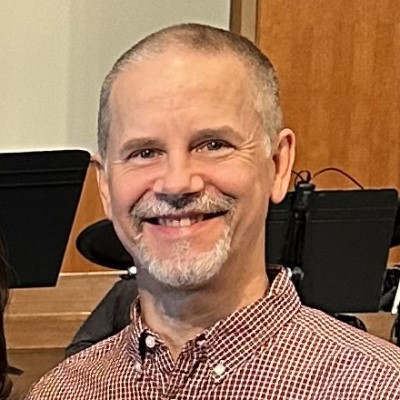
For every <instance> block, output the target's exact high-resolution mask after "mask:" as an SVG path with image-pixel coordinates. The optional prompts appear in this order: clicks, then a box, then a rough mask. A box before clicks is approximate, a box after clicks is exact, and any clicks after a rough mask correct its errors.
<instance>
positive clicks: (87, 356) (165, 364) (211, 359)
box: [27, 270, 400, 400]
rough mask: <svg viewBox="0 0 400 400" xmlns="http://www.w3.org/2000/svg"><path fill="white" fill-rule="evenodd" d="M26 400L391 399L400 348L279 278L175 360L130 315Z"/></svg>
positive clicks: (398, 379) (396, 390)
mask: <svg viewBox="0 0 400 400" xmlns="http://www.w3.org/2000/svg"><path fill="white" fill-rule="evenodd" d="M27 399H29V400H34V399H38V400H45V399H54V400H55V399H60V400H61V399H62V400H68V399H71V400H81V399H82V400H88V399H96V400H103V399H104V400H106V399H109V400H111V399H121V400H127V399H141V400H155V399H160V400H161V399H171V400H174V399H175V400H177V399H179V400H186V399H187V400H189V399H190V400H193V399H201V400H232V399H248V400H260V399H276V400H313V399H318V400H328V399H329V400H366V399H370V400H378V399H379V400H389V399H390V400H393V399H400V349H398V348H397V347H395V346H393V345H391V344H390V343H388V342H385V341H383V340H380V339H378V338H375V337H373V336H370V335H368V334H365V333H364V332H361V331H358V330H356V329H355V328H352V327H351V326H347V325H344V324H342V323H341V322H339V321H336V320H335V319H333V318H330V317H329V316H327V315H325V314H323V313H321V312H319V311H317V310H314V309H310V308H307V307H304V306H302V305H301V304H300V301H299V298H298V296H297V294H296V291H295V288H294V287H293V285H292V283H291V282H290V280H289V278H288V276H287V273H286V272H285V271H283V270H282V271H280V272H279V274H278V275H277V276H276V278H275V279H274V281H273V283H272V286H271V287H270V290H269V292H268V293H267V295H266V296H265V297H264V298H262V299H260V300H258V301H257V302H255V303H253V304H251V305H249V306H248V307H246V308H244V309H242V310H238V311H236V312H234V313H233V314H232V315H230V316H229V317H227V318H226V319H224V320H222V321H219V322H217V323H216V324H215V325H213V326H212V327H211V328H209V329H207V330H206V331H205V332H203V333H202V334H201V335H199V336H198V337H196V338H194V339H193V340H191V341H190V342H188V343H187V344H186V346H185V347H184V349H183V351H182V353H181V355H180V356H179V358H178V360H177V361H176V362H173V361H172V359H171V357H170V354H169V351H168V349H167V348H166V346H165V345H164V344H163V341H162V340H161V339H160V338H159V337H158V336H157V335H156V334H155V333H154V332H151V331H150V330H148V329H146V327H144V326H143V325H142V323H141V320H140V316H139V310H138V307H134V310H133V321H132V324H131V325H130V326H129V327H127V328H126V329H125V330H123V331H122V332H120V333H119V334H117V335H115V336H113V337H111V338H109V339H106V340H105V341H103V342H101V343H99V344H97V345H95V346H92V347H91V348H89V349H86V350H84V351H83V352H81V353H78V354H77V355H75V356H73V357H70V358H69V359H67V360H66V361H64V362H63V363H61V364H60V365H59V366H57V367H56V368H55V369H54V370H52V371H51V372H49V373H48V374H47V375H45V376H44V377H43V378H42V379H41V380H40V381H39V382H38V383H37V384H36V385H35V386H34V387H33V388H32V389H31V391H30V394H29V395H28V397H27Z"/></svg>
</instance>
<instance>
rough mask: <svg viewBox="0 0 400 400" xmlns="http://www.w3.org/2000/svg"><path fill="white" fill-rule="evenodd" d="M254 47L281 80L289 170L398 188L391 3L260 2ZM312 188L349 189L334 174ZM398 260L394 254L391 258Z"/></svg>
mask: <svg viewBox="0 0 400 400" xmlns="http://www.w3.org/2000/svg"><path fill="white" fill-rule="evenodd" d="M258 6H259V9H258V25H257V26H258V32H257V38H258V44H259V46H260V48H261V49H262V50H263V51H264V52H265V53H267V54H268V55H269V57H270V58H271V60H272V62H273V64H274V65H275V66H276V68H277V70H278V75H279V77H280V80H281V99H282V108H283V111H284V118H285V125H286V126H289V127H291V128H293V129H294V130H295V131H296V133H297V137H298V147H297V160H296V164H295V170H301V169H308V170H310V171H311V172H312V173H316V172H317V171H319V170H321V169H322V168H326V167H336V168H340V169H342V170H344V171H346V172H347V173H349V174H350V175H351V176H353V177H354V178H355V179H357V180H358V181H359V182H360V183H361V184H362V185H363V186H364V187H366V188H382V187H395V188H396V189H397V190H399V189H400V5H399V2H398V1H397V0H351V1H349V0H335V1H326V0H299V1H293V0H259V3H258ZM314 183H315V184H316V185H317V189H325V188H326V189H332V188H343V189H350V188H352V189H354V188H355V186H354V184H352V183H351V182H350V181H349V180H347V179H346V178H345V177H343V176H341V175H339V174H337V173H332V172H329V173H325V174H323V175H320V176H319V177H317V178H316V180H315V181H314ZM394 257H395V259H397V261H400V255H399V253H397V255H395V256H394Z"/></svg>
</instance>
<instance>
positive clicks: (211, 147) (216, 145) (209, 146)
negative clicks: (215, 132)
mask: <svg viewBox="0 0 400 400" xmlns="http://www.w3.org/2000/svg"><path fill="white" fill-rule="evenodd" d="M230 148H232V145H230V144H229V143H226V142H224V141H222V140H209V141H208V142H205V143H202V144H201V145H199V146H198V147H197V149H196V151H197V152H198V153H201V152H204V151H218V150H224V149H230Z"/></svg>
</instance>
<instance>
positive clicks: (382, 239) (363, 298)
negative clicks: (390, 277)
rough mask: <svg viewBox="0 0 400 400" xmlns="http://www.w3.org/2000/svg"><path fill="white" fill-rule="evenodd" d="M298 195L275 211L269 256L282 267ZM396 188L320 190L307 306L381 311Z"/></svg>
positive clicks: (309, 235) (303, 286)
mask: <svg viewBox="0 0 400 400" xmlns="http://www.w3.org/2000/svg"><path fill="white" fill-rule="evenodd" d="M293 196H294V194H293V193H289V195H288V196H287V197H286V198H285V200H284V201H283V202H282V203H281V204H279V205H274V206H272V207H271V209H270V213H269V216H268V219H267V239H266V240H267V257H268V262H270V263H278V264H279V263H280V264H281V263H282V262H283V259H284V254H283V252H284V248H285V238H286V234H287V229H288V223H289V218H290V215H291V214H290V209H291V203H292V201H293ZM397 199H398V193H397V191H396V190H392V189H385V190H356V191H315V192H314V193H313V195H312V198H311V206H310V210H309V212H308V214H307V219H306V224H305V231H304V243H303V254H302V270H303V273H304V276H303V278H302V280H301V281H300V284H299V294H300V297H301V298H302V301H303V303H304V304H306V305H309V306H312V307H316V308H319V309H322V310H323V311H326V312H329V313H346V312H375V311H378V310H379V302H380V298H381V291H382V284H383V279H384V272H385V269H386V265H387V258H388V252H389V247H390V243H391V240H392V235H393V226H394V219H395V215H396V210H397Z"/></svg>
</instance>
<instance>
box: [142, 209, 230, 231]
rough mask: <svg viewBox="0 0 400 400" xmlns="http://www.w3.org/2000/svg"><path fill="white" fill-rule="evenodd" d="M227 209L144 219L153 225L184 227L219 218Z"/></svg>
mask: <svg viewBox="0 0 400 400" xmlns="http://www.w3.org/2000/svg"><path fill="white" fill-rule="evenodd" d="M226 213H227V211H220V212H216V213H210V214H196V215H193V214H191V215H185V216H177V215H168V216H162V217H153V218H144V219H143V220H142V221H143V222H147V223H149V224H152V225H160V226H168V227H172V228H182V227H188V226H192V225H194V224H197V223H199V222H202V221H207V220H210V219H214V218H218V217H221V216H223V215H225V214H226Z"/></svg>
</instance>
